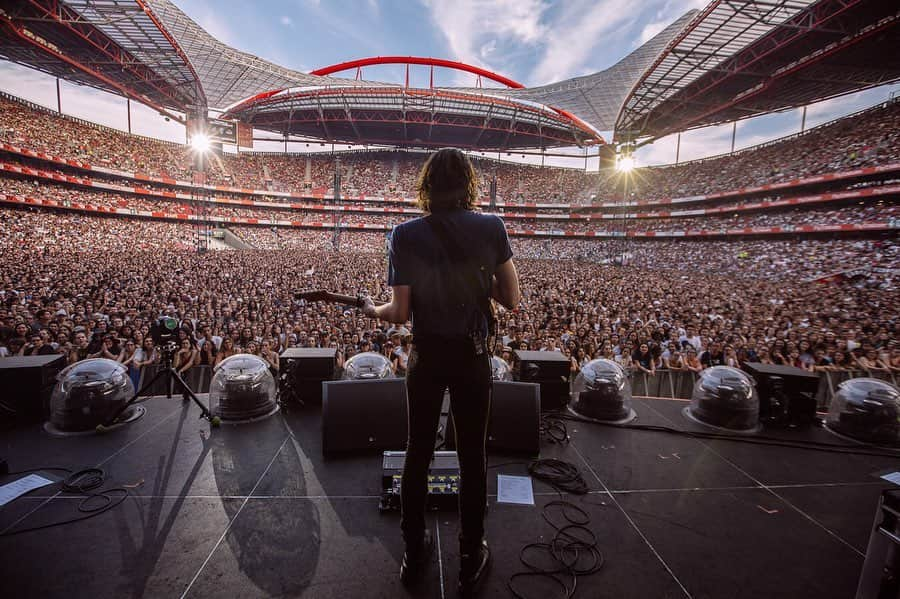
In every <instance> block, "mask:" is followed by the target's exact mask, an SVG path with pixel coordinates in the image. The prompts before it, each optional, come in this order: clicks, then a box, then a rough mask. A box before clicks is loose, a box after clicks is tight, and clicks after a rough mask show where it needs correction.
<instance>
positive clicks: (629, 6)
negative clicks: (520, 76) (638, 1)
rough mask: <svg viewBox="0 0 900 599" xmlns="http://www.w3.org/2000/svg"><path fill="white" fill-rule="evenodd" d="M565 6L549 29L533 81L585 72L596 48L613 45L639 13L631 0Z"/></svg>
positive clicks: (562, 77)
mask: <svg viewBox="0 0 900 599" xmlns="http://www.w3.org/2000/svg"><path fill="white" fill-rule="evenodd" d="M565 7H566V9H565V11H564V12H563V13H562V14H561V15H560V16H559V18H558V20H557V21H556V22H555V23H554V26H553V28H552V29H550V30H549V31H548V32H547V35H546V38H545V39H546V41H545V48H544V53H543V56H542V57H541V59H540V61H539V62H538V63H537V65H536V66H535V67H534V69H533V70H532V71H531V75H530V76H529V81H530V82H531V83H532V84H533V85H543V84H546V83H552V82H554V81H561V80H563V79H568V78H569V77H573V76H576V75H582V74H585V73H584V69H585V66H586V63H587V62H588V60H589V59H591V58H593V57H594V56H595V55H596V53H597V51H596V48H597V47H598V46H602V45H604V44H605V45H609V44H610V39H611V38H614V37H615V35H616V33H617V32H618V31H621V30H622V29H623V28H624V27H623V26H624V25H625V24H626V23H627V22H628V21H630V20H631V19H632V18H634V14H635V13H634V11H633V7H634V5H633V3H632V2H631V1H630V0H600V1H599V2H596V1H594V2H570V3H567V4H566V5H565Z"/></svg>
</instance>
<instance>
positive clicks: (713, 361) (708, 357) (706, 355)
mask: <svg viewBox="0 0 900 599" xmlns="http://www.w3.org/2000/svg"><path fill="white" fill-rule="evenodd" d="M700 363H701V364H703V365H704V366H724V365H725V354H723V353H718V354H714V353H712V352H710V351H705V352H703V354H702V355H701V356H700Z"/></svg>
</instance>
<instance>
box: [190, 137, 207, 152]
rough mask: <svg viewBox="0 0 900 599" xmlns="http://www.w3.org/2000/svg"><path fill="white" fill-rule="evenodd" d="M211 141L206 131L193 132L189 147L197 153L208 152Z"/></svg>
mask: <svg viewBox="0 0 900 599" xmlns="http://www.w3.org/2000/svg"><path fill="white" fill-rule="evenodd" d="M210 147H211V141H210V139H209V136H208V135H207V134H206V133H195V134H194V135H193V137H191V149H192V150H194V151H195V152H197V153H200V154H205V153H206V152H209V148H210Z"/></svg>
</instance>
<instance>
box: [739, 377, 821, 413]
mask: <svg viewBox="0 0 900 599" xmlns="http://www.w3.org/2000/svg"><path fill="white" fill-rule="evenodd" d="M744 370H746V371H747V373H748V374H750V376H752V377H753V379H754V380H755V381H756V392H757V393H758V394H759V419H760V421H761V422H763V423H764V424H766V425H768V426H774V427H778V426H809V425H810V424H812V423H813V421H814V420H815V418H816V393H817V392H818V390H819V375H818V374H814V373H812V372H809V371H806V370H803V369H802V368H795V367H794V366H780V365H777V364H762V363H760V362H747V363H746V364H744Z"/></svg>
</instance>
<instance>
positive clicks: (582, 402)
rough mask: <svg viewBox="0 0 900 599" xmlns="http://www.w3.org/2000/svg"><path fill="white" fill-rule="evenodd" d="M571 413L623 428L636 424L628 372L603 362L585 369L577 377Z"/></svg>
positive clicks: (610, 363) (608, 361)
mask: <svg viewBox="0 0 900 599" xmlns="http://www.w3.org/2000/svg"><path fill="white" fill-rule="evenodd" d="M569 411H570V412H572V413H573V414H576V415H578V416H581V417H582V418H588V419H590V420H597V421H600V422H613V423H618V424H624V423H626V422H629V421H631V420H633V419H634V418H635V416H636V414H635V411H634V410H632V409H631V383H630V382H629V381H628V375H627V374H625V370H624V369H623V368H622V367H621V366H619V365H618V364H616V363H615V362H613V361H612V360H607V359H604V358H600V359H597V360H591V361H590V362H588V363H587V364H585V365H584V366H582V368H581V372H579V373H578V376H577V377H575V384H574V386H573V388H572V397H571V400H570V401H569Z"/></svg>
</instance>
